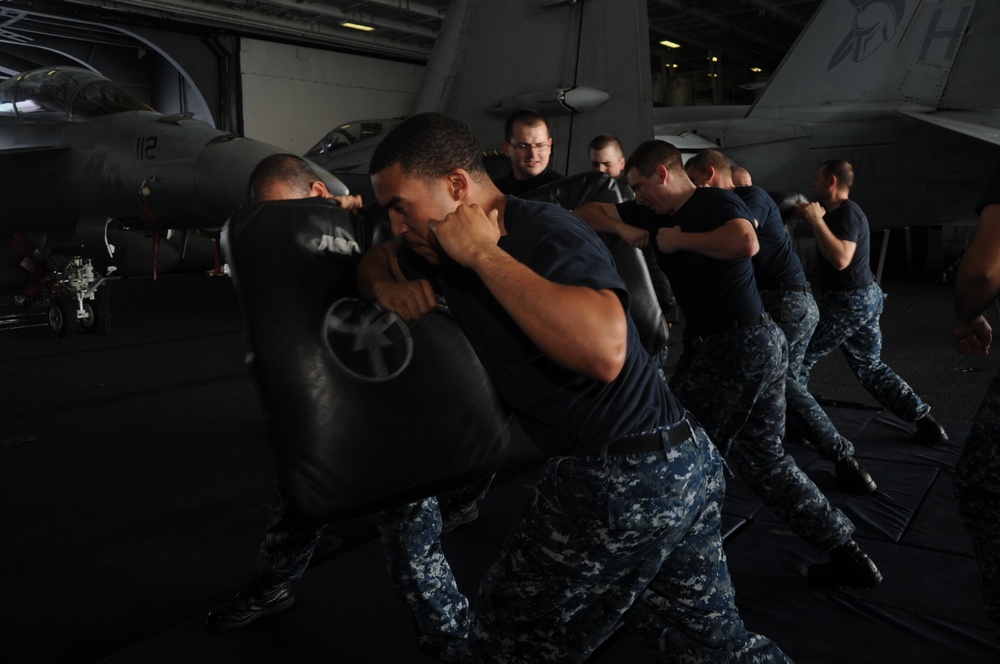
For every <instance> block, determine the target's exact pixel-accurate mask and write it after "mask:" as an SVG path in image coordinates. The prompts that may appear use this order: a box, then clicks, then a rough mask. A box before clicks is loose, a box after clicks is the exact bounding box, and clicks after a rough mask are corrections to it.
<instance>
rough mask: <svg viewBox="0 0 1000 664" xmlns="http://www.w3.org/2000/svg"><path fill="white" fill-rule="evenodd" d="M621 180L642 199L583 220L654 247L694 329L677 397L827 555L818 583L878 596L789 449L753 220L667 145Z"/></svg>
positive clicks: (853, 547) (650, 148) (866, 567)
mask: <svg viewBox="0 0 1000 664" xmlns="http://www.w3.org/2000/svg"><path fill="white" fill-rule="evenodd" d="M625 171H626V175H627V177H628V180H629V185H630V186H631V187H632V190H633V191H634V192H635V201H630V202H627V203H622V204H619V205H618V206H617V207H612V206H608V205H603V204H600V203H592V204H587V205H584V206H583V207H581V208H580V209H579V210H577V214H579V215H580V216H582V217H584V218H585V219H586V218H588V217H592V216H599V215H603V216H605V217H609V216H610V217H613V218H616V219H619V220H623V221H626V222H627V223H629V224H631V225H633V226H638V227H640V228H645V229H647V230H649V232H650V234H651V235H654V236H655V237H656V243H657V248H658V249H659V253H658V254H657V257H658V260H659V262H660V267H661V268H662V269H663V272H664V273H665V274H666V275H667V278H669V279H670V283H671V284H672V285H673V287H674V293H675V295H676V296H677V301H678V303H679V304H680V307H681V310H682V311H683V312H684V315H685V317H686V319H687V325H686V327H685V330H684V352H683V354H682V355H681V358H680V360H679V361H678V364H677V369H676V371H675V373H674V375H673V376H672V377H671V379H670V387H671V389H672V390H673V391H674V392H675V393H676V394H677V396H678V397H680V399H681V401H682V402H683V403H684V405H685V406H686V407H687V408H688V409H689V410H690V411H691V412H692V413H694V415H695V416H696V417H698V419H699V420H700V421H701V422H703V423H704V425H705V429H706V430H707V431H708V432H709V435H710V436H711V438H712V440H713V441H714V442H715V444H716V445H717V446H718V447H719V449H720V450H722V452H723V454H724V455H726V458H727V459H728V460H729V461H730V462H731V463H732V464H733V465H734V466H736V468H737V470H738V471H739V472H740V474H741V475H742V476H743V479H745V480H746V481H747V483H748V484H749V485H750V487H751V488H752V489H753V490H754V492H755V493H756V494H757V495H758V496H760V498H761V499H762V500H763V501H764V503H765V504H766V505H767V506H768V507H770V508H771V509H772V510H774V511H775V512H776V513H777V514H778V516H780V517H781V519H782V520H783V521H784V522H785V523H787V524H788V525H789V526H790V527H791V528H792V530H794V531H795V533H796V534H797V535H799V537H801V538H803V539H804V540H805V541H807V542H809V543H810V544H812V545H813V546H815V547H816V548H817V549H819V550H820V551H829V552H830V562H828V563H820V564H817V565H813V566H812V567H811V568H810V571H809V576H810V579H812V580H813V581H814V582H816V583H817V584H818V585H821V586H823V587H827V588H835V587H840V586H853V587H859V588H872V587H875V586H876V585H878V584H879V583H880V582H881V580H882V577H881V574H880V573H879V571H878V569H877V568H876V567H875V565H874V564H873V563H872V562H871V560H870V559H869V558H868V556H867V555H866V554H865V553H864V552H862V551H861V550H860V549H859V548H858V545H857V543H856V542H854V540H853V539H851V535H852V534H853V532H854V524H852V523H851V522H850V520H849V519H848V518H847V517H846V516H844V514H843V513H842V512H841V511H840V510H838V509H836V508H834V507H832V506H831V505H830V503H829V501H827V499H826V497H825V496H824V495H823V493H822V492H821V491H820V490H819V488H817V487H816V485H815V484H814V483H813V482H812V480H811V479H809V476H808V475H806V474H805V473H803V472H802V470H801V469H800V468H799V467H798V466H797V465H796V464H795V460H794V459H793V458H792V457H791V455H789V454H787V453H786V452H785V450H784V447H783V445H782V438H783V437H784V432H785V387H784V383H785V374H786V372H787V368H788V348H787V344H786V341H785V337H784V334H783V333H782V332H781V330H780V329H779V328H778V327H777V325H775V323H774V322H773V321H772V320H771V318H770V316H768V315H767V314H766V313H765V311H764V305H763V302H762V301H761V297H760V293H759V292H758V290H757V283H756V281H755V279H754V273H753V264H752V263H751V257H752V256H753V255H755V254H756V253H757V250H758V241H757V236H756V233H755V231H754V226H753V223H752V221H751V220H752V219H753V215H752V213H751V212H750V210H749V209H748V208H747V207H746V205H745V204H744V203H743V201H742V200H740V198H739V197H738V196H736V195H735V194H733V193H732V192H730V191H724V190H722V189H717V188H708V187H696V186H695V185H694V183H693V182H691V180H690V178H688V176H687V173H686V172H685V171H684V165H683V162H682V159H681V153H680V150H678V149H677V148H676V147H674V146H673V145H670V144H669V143H665V142H664V141H659V140H654V141H646V142H645V143H643V144H642V145H640V146H639V147H638V148H637V149H636V150H635V152H633V153H632V155H631V156H630V157H629V159H628V161H627V162H626V167H625Z"/></svg>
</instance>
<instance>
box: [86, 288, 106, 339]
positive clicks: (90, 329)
mask: <svg viewBox="0 0 1000 664" xmlns="http://www.w3.org/2000/svg"><path fill="white" fill-rule="evenodd" d="M83 313H84V315H83V316H81V317H80V319H79V320H80V327H82V328H83V331H84V332H86V333H87V334H111V304H110V303H109V302H108V291H107V290H99V291H97V293H95V297H94V299H93V300H84V301H83Z"/></svg>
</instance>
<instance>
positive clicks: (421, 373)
mask: <svg viewBox="0 0 1000 664" xmlns="http://www.w3.org/2000/svg"><path fill="white" fill-rule="evenodd" d="M384 232H385V226H384V224H380V223H377V222H375V221H373V219H372V218H371V217H368V216H364V215H361V216H359V215H355V214H351V213H349V212H347V211H345V210H342V209H340V208H338V207H336V206H335V205H332V204H330V203H329V202H328V201H324V200H322V199H305V200H300V201H279V202H269V203H260V204H255V205H248V206H245V207H243V208H241V209H240V210H238V211H237V212H236V213H234V215H233V217H232V218H231V219H230V221H229V226H228V231H227V235H228V237H227V240H226V251H227V256H228V259H229V261H230V267H231V268H232V269H233V272H234V276H235V278H236V284H237V289H238V291H239V293H240V298H241V302H242V305H243V311H244V317H245V321H246V325H247V332H248V338H249V344H250V348H251V352H252V362H251V364H252V367H253V371H254V374H255V377H256V379H257V381H258V384H259V387H260V392H261V395H262V398H263V402H264V406H265V408H266V409H267V412H268V415H269V421H270V424H271V432H270V433H271V442H272V447H273V450H274V456H275V461H276V467H277V473H278V478H279V482H280V485H281V489H282V491H283V492H284V493H285V495H287V496H288V497H289V498H290V499H291V500H292V501H293V502H294V503H295V504H296V505H297V506H298V507H299V508H301V509H302V510H303V511H305V512H306V513H307V514H311V515H314V516H318V517H322V518H324V519H328V520H334V519H341V518H347V517H350V516H354V515H358V514H362V513H367V512H373V511H377V510H380V509H383V508H385V507H388V506H390V505H393V504H398V503H402V502H408V501H411V500H416V499H419V498H424V497H427V496H431V495H436V494H438V493H441V492H444V491H448V490H451V489H456V488H460V487H462V486H465V485H466V484H468V483H470V482H471V481H473V480H475V479H477V478H479V477H481V476H484V475H488V474H489V473H491V472H493V471H494V470H495V469H496V467H497V465H498V464H499V462H500V460H501V459H502V458H503V456H504V454H505V453H506V450H507V444H508V441H507V438H506V435H505V422H506V417H505V415H504V413H503V411H502V408H501V407H500V405H499V403H498V401H497V399H496V396H495V393H494V391H493V387H492V384H491V383H490V380H489V377H488V376H487V375H486V372H485V371H484V370H483V368H482V365H480V364H479V361H478V360H477V358H476V356H475V353H474V352H473V351H472V348H471V346H470V345H469V343H468V342H467V341H466V339H465V336H464V335H463V334H462V331H461V330H460V329H459V327H458V325H457V324H456V323H455V321H454V320H453V319H452V318H451V317H450V316H449V315H448V314H447V313H445V312H442V311H435V312H431V313H430V314H427V315H425V316H423V317H421V318H420V319H419V320H417V321H415V322H413V323H410V324H407V323H406V322H404V321H402V320H401V319H400V318H398V317H397V316H396V315H395V314H390V313H385V312H383V311H381V310H380V309H378V308H377V307H375V306H373V305H371V304H369V303H367V302H365V301H363V300H361V299H360V298H358V297H357V287H356V281H355V272H356V269H357V265H358V262H359V261H360V258H361V255H362V252H363V251H366V250H367V249H368V248H369V247H370V246H371V245H372V243H373V239H377V237H378V236H379V235H380V234H382V233H384Z"/></svg>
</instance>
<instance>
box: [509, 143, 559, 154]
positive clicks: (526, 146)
mask: <svg viewBox="0 0 1000 664" xmlns="http://www.w3.org/2000/svg"><path fill="white" fill-rule="evenodd" d="M511 145H513V146H514V149H515V150H517V151H518V152H531V151H532V150H538V151H539V152H542V151H544V150H548V149H549V148H551V147H552V146H551V145H549V142H548V141H545V142H544V143H512V144H511Z"/></svg>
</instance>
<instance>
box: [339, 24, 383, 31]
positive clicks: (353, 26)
mask: <svg viewBox="0 0 1000 664" xmlns="http://www.w3.org/2000/svg"><path fill="white" fill-rule="evenodd" d="M340 24H341V25H342V26H344V27H345V28H350V29H352V30H360V31H362V32H371V31H372V30H374V29H375V28H373V27H372V26H370V25H365V24H363V23H351V22H350V21H341V22H340Z"/></svg>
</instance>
